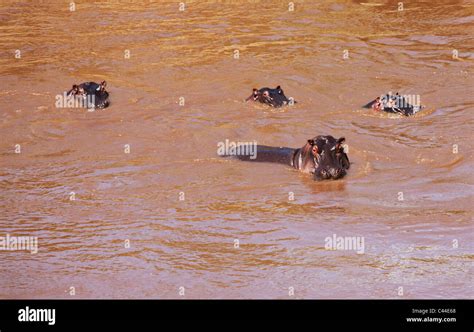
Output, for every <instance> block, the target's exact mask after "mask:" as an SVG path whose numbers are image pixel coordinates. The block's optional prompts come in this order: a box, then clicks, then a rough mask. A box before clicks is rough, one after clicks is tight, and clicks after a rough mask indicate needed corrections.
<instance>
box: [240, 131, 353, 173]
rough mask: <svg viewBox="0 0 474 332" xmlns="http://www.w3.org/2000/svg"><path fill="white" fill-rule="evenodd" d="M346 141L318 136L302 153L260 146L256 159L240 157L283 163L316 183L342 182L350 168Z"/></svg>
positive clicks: (306, 145) (295, 150)
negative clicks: (307, 175) (308, 175)
mask: <svg viewBox="0 0 474 332" xmlns="http://www.w3.org/2000/svg"><path fill="white" fill-rule="evenodd" d="M344 140H345V139H344V137H341V138H339V139H335V138H334V137H332V136H322V135H320V136H316V137H314V138H311V139H308V141H307V143H306V144H305V145H304V146H303V147H302V148H300V149H293V148H286V147H272V146H265V145H257V153H256V154H255V156H253V157H252V156H237V157H238V158H239V159H240V160H245V161H259V162H273V163H280V164H285V165H288V166H291V167H293V168H296V169H298V170H300V171H302V172H304V173H310V174H313V177H314V179H315V180H326V179H339V178H342V177H343V176H345V175H346V170H348V169H349V167H350V162H349V158H348V157H347V154H346V153H345V152H344V148H343V146H342V143H343V142H344Z"/></svg>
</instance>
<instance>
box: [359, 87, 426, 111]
mask: <svg viewBox="0 0 474 332" xmlns="http://www.w3.org/2000/svg"><path fill="white" fill-rule="evenodd" d="M364 108H372V109H373V110H375V111H378V112H381V111H384V112H388V113H399V114H402V115H405V116H409V115H414V114H415V113H417V112H418V111H420V110H421V108H422V106H421V105H420V101H419V96H416V95H413V96H412V95H400V94H398V92H397V93H396V94H394V95H393V94H392V93H391V92H389V93H387V94H385V95H382V96H380V97H377V98H375V99H374V100H373V101H371V102H370V103H368V104H366V105H364Z"/></svg>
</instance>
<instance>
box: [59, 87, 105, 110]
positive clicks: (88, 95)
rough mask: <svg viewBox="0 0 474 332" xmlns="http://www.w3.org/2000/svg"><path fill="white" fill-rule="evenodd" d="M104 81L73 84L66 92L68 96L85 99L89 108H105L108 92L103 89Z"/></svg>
mask: <svg viewBox="0 0 474 332" xmlns="http://www.w3.org/2000/svg"><path fill="white" fill-rule="evenodd" d="M106 86H107V82H106V81H102V82H101V83H100V84H97V83H94V82H86V83H81V84H79V85H77V84H74V85H73V86H72V89H71V90H69V91H68V92H67V95H68V96H72V97H76V98H83V99H84V100H86V99H87V102H86V105H85V106H87V107H90V108H95V107H97V108H105V107H107V106H109V93H108V92H107V91H106V90H105V88H106Z"/></svg>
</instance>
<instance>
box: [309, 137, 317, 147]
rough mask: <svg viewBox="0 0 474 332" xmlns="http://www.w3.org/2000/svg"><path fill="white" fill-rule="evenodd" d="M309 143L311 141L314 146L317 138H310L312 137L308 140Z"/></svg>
mask: <svg viewBox="0 0 474 332" xmlns="http://www.w3.org/2000/svg"><path fill="white" fill-rule="evenodd" d="M308 143H309V145H311V146H313V145H315V144H316V142H315V140H314V139H312V138H310V139H309V140H308Z"/></svg>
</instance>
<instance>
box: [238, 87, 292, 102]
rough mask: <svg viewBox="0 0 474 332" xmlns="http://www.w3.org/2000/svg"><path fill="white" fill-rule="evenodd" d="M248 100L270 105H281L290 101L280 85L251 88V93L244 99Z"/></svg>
mask: <svg viewBox="0 0 474 332" xmlns="http://www.w3.org/2000/svg"><path fill="white" fill-rule="evenodd" d="M248 100H253V101H259V102H261V103H263V104H267V105H270V106H272V107H281V106H284V105H288V104H290V103H291V102H292V101H291V100H290V99H288V98H287V97H286V96H285V93H284V92H283V89H282V88H281V87H280V86H277V87H276V88H275V89H270V88H262V89H260V90H259V89H253V93H252V94H251V95H250V97H248V98H247V99H246V101H248ZM293 102H294V101H293Z"/></svg>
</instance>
